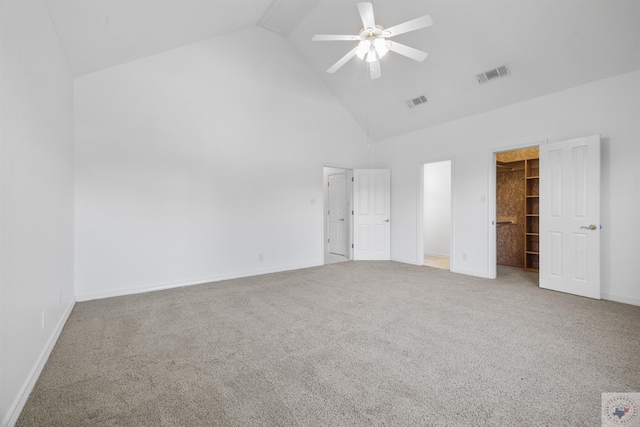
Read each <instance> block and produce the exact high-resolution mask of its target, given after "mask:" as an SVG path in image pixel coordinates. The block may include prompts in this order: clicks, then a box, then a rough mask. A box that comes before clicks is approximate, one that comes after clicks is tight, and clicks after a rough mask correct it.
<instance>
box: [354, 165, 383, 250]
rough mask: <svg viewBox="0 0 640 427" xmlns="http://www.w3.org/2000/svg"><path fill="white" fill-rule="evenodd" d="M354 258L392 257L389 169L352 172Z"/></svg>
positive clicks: (356, 170)
mask: <svg viewBox="0 0 640 427" xmlns="http://www.w3.org/2000/svg"><path fill="white" fill-rule="evenodd" d="M353 176H354V181H353V223H354V229H353V240H354V242H353V259H355V260H389V259H391V222H390V220H391V215H390V214H391V182H390V176H391V174H390V171H389V170H388V169H355V170H354V171H353Z"/></svg>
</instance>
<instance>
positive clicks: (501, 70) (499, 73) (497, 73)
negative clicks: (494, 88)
mask: <svg viewBox="0 0 640 427" xmlns="http://www.w3.org/2000/svg"><path fill="white" fill-rule="evenodd" d="M510 74H511V72H509V68H508V67H507V66H506V65H503V66H501V67H498V68H494V69H493V70H489V71H485V72H484V73H482V74H478V75H477V76H476V80H478V83H486V82H488V81H489V80H495V79H498V78H500V77H505V76H508V75H510Z"/></svg>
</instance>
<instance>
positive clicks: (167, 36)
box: [46, 0, 640, 141]
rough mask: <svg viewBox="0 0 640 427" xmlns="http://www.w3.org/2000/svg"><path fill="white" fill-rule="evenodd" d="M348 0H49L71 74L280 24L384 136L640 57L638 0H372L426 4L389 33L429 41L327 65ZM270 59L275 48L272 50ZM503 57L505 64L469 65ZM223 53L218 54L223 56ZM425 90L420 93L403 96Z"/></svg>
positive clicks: (397, 15) (382, 10) (388, 21)
mask: <svg viewBox="0 0 640 427" xmlns="http://www.w3.org/2000/svg"><path fill="white" fill-rule="evenodd" d="M356 3H357V1H352V0H319V1H318V0H274V1H270V0H230V1H223V0H208V1H204V0H183V1H173V0H169V1H165V0H146V1H141V0H47V1H46V4H47V7H48V9H49V11H50V14H51V17H52V20H53V22H54V25H55V27H56V30H57V32H58V34H59V38H60V41H61V44H62V46H63V49H64V50H65V52H66V54H67V56H68V59H69V64H70V67H71V69H72V72H73V74H74V75H75V76H81V75H83V74H87V73H91V72H94V71H98V70H100V69H103V68H107V67H111V66H114V65H118V64H121V63H124V62H127V61H132V60H135V59H138V58H141V57H144V56H148V55H151V54H155V53H159V52H162V51H165V50H168V49H172V48H175V47H179V46H182V45H185V44H189V43H193V42H196V41H200V40H203V39H206V38H210V37H215V36H217V35H220V34H223V33H228V32H231V31H235V30H238V29H241V28H245V27H248V26H252V25H261V26H262V27H264V28H267V29H269V30H271V31H274V32H276V33H278V34H280V35H283V36H286V38H287V40H288V41H289V42H290V43H291V45H292V46H293V47H294V48H295V49H296V50H297V51H298V52H299V54H300V55H301V56H302V57H303V58H304V59H305V60H306V61H307V62H308V63H309V65H310V66H311V68H312V69H313V71H314V72H315V73H316V74H317V75H318V76H319V77H320V78H321V79H323V80H324V81H325V82H326V84H327V85H328V87H329V88H330V89H331V90H332V91H333V93H334V94H335V96H336V97H337V98H338V99H339V100H340V101H341V102H342V104H343V105H344V106H345V107H346V109H347V111H349V113H350V114H351V115H352V116H353V117H354V119H355V120H356V121H357V122H358V123H359V124H360V125H361V126H362V128H363V129H364V130H365V131H367V132H368V133H369V135H370V137H371V139H372V140H374V141H376V140H381V139H385V138H389V137H393V136H396V135H400V134H403V133H407V132H411V131H414V130H417V129H420V128H424V127H428V126H433V125H435V124H438V123H443V122H447V121H451V120H455V119H458V118H462V117H465V116H469V115H473V114H478V113H481V112H483V111H487V110H491V109H495V108H499V107H502V106H506V105H509V104H513V103H517V102H521V101H525V100H527V99H531V98H535V97H538V96H542V95H545V94H549V93H552V92H557V91H560V90H563V89H567V88H570V87H574V86H578V85H582V84H586V83H589V82H592V81H595V80H599V79H603V78H606V77H610V76H614V75H617V74H622V73H625V72H629V71H632V70H636V69H639V68H640V25H639V24H638V23H639V22H640V2H639V1H636V0H631V1H613V0H598V1H559V0H552V1H544V0H532V1H524V0H522V1H513V0H504V1H485V0H471V1H427V0H423V1H401V0H384V1H383V0H377V1H373V7H374V12H375V16H376V23H377V24H379V25H382V26H383V27H390V26H392V25H395V24H398V23H401V22H404V21H407V20H410V19H412V18H415V17H418V16H421V15H425V14H428V15H430V16H431V17H432V18H433V21H434V24H433V26H431V27H429V28H426V29H422V30H418V31H415V32H411V33H407V34H402V35H400V36H398V37H396V38H394V40H396V41H398V42H401V43H404V44H406V45H409V46H412V47H415V48H417V49H421V50H424V51H426V52H428V53H429V56H428V58H427V59H426V60H425V61H424V62H422V63H418V62H415V61H412V60H410V59H408V58H405V57H403V56H400V55H397V54H394V53H393V52H391V53H389V54H388V55H387V56H385V57H384V58H383V59H382V78H380V79H377V80H370V79H369V78H368V76H367V69H366V64H365V63H363V62H362V61H360V60H358V59H357V58H354V59H352V60H351V61H350V62H349V63H347V64H346V65H345V66H344V67H342V68H341V69H340V70H338V71H337V72H336V73H335V74H328V73H326V69H327V68H329V67H330V66H331V65H332V64H333V63H334V62H336V61H337V60H338V59H339V58H341V57H342V56H343V55H344V54H345V53H346V52H347V51H348V50H350V49H351V48H352V47H353V43H352V42H312V41H311V38H312V36H313V35H314V34H357V32H358V31H359V30H360V29H361V26H362V25H361V21H360V18H359V15H358V11H357V7H356ZM274 60H277V58H276V57H274ZM504 64H507V65H508V66H509V68H510V70H511V75H510V76H508V77H506V78H502V79H499V80H496V81H491V82H488V83H486V84H483V85H480V84H478V82H477V81H476V79H475V75H476V74H479V73H481V72H484V71H486V70H489V69H492V68H496V67H498V66H501V65H504ZM221 65H222V64H221ZM420 95H425V96H426V98H427V99H428V102H427V103H426V104H423V105H421V106H418V107H416V108H413V109H410V108H408V107H407V105H406V101H407V100H410V99H412V98H415V97H418V96H420Z"/></svg>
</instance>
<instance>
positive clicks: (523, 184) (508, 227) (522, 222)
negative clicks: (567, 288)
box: [496, 147, 540, 272]
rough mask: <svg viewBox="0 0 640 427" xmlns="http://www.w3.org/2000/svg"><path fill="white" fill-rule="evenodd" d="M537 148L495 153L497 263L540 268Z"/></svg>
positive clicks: (538, 164)
mask: <svg viewBox="0 0 640 427" xmlns="http://www.w3.org/2000/svg"><path fill="white" fill-rule="evenodd" d="M539 170H540V160H539V150H538V147H532V148H526V149H522V150H515V151H507V152H502V153H498V154H496V247H497V263H498V264H499V265H509V266H513V267H520V268H524V269H525V270H527V271H534V272H537V271H538V269H539V257H540V254H539V249H540V244H539V242H540V238H539V234H538V233H539V213H540V203H539V197H540V190H539V189H540V185H539V180H540V177H539Z"/></svg>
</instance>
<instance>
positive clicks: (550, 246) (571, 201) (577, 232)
mask: <svg viewBox="0 0 640 427" xmlns="http://www.w3.org/2000/svg"><path fill="white" fill-rule="evenodd" d="M540 257H541V258H540V287H541V288H546V289H551V290H554V291H561V292H566V293H570V294H575V295H581V296H585V297H590V298H597V299H600V136H599V135H594V136H589V137H584V138H577V139H572V140H568V141H562V142H556V143H551V144H545V145H542V146H540Z"/></svg>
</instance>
